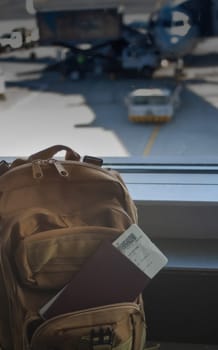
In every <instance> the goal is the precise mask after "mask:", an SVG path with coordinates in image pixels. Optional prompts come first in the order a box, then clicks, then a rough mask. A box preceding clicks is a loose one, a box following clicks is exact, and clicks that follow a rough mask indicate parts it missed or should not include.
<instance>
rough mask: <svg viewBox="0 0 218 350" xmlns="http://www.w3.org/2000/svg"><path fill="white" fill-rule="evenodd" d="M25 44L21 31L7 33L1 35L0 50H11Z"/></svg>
mask: <svg viewBox="0 0 218 350" xmlns="http://www.w3.org/2000/svg"><path fill="white" fill-rule="evenodd" d="M22 45H23V39H22V35H21V33H19V32H11V33H8V34H7V33H6V34H3V35H2V36H0V52H10V51H11V50H15V49H19V48H21V47H22Z"/></svg>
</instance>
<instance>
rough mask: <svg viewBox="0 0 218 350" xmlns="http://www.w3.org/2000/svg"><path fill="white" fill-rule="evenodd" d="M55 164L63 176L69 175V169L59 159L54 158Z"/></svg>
mask: <svg viewBox="0 0 218 350" xmlns="http://www.w3.org/2000/svg"><path fill="white" fill-rule="evenodd" d="M53 164H54V166H55V168H56V169H57V171H58V173H59V174H60V175H61V176H63V177H67V176H69V173H68V171H67V170H66V169H65V168H64V166H63V165H62V164H61V163H60V162H59V161H57V160H54V161H53Z"/></svg>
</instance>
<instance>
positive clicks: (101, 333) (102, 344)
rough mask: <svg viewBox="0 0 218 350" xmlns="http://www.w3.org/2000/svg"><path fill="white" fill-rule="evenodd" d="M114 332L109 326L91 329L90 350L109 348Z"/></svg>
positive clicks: (110, 347) (109, 349)
mask: <svg viewBox="0 0 218 350" xmlns="http://www.w3.org/2000/svg"><path fill="white" fill-rule="evenodd" d="M113 339H114V332H113V330H112V329H110V328H109V327H108V328H106V329H103V328H100V329H99V330H98V331H96V330H94V329H93V330H92V331H91V336H90V340H91V350H111V349H112V345H113Z"/></svg>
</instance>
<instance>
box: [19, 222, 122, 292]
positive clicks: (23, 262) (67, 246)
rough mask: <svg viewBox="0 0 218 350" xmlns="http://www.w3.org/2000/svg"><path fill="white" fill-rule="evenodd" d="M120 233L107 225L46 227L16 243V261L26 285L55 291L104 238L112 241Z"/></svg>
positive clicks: (71, 275)
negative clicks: (52, 228)
mask: <svg viewBox="0 0 218 350" xmlns="http://www.w3.org/2000/svg"><path fill="white" fill-rule="evenodd" d="M120 233H121V232H120V231H119V230H117V229H114V228H107V227H97V226H96V227H95V226H93V227H86V226H83V227H80V228H78V227H77V228H72V227H71V228H61V229H55V230H49V231H44V232H40V233H37V234H34V235H32V236H28V237H25V238H23V239H22V240H19V241H18V242H17V247H16V249H15V257H14V258H15V263H16V268H17V270H18V274H19V277H20V279H21V281H22V283H24V284H25V285H28V286H31V287H35V288H40V289H55V290H58V289H60V288H62V287H63V286H64V285H66V284H67V283H68V282H69V281H70V280H71V278H72V277H73V275H74V273H75V272H77V271H79V270H80V268H81V266H82V265H83V263H84V262H85V261H86V259H87V258H88V257H89V256H91V255H92V254H93V253H94V252H95V250H96V249H97V247H98V245H99V244H100V243H101V241H102V240H103V239H108V240H111V241H113V240H114V239H115V238H116V237H117V236H118V235H119V234H120Z"/></svg>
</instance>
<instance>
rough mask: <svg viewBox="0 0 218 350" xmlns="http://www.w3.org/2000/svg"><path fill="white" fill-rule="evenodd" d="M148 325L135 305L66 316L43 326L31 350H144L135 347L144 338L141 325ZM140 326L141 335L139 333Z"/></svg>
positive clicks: (124, 305)
mask: <svg viewBox="0 0 218 350" xmlns="http://www.w3.org/2000/svg"><path fill="white" fill-rule="evenodd" d="M136 319H137V320H138V322H136ZM144 322H145V320H144V318H143V314H142V312H141V311H140V308H139V306H138V305H137V304H135V303H120V304H113V305H107V306H103V307H98V308H93V309H86V310H82V311H78V312H73V313H70V314H64V315H60V316H58V317H55V318H52V319H50V320H48V321H45V322H44V323H42V325H41V326H39V328H38V329H37V330H36V331H35V333H34V334H33V337H32V340H31V349H32V350H38V349H40V350H50V349H56V350H59V349H61V350H68V349H71V350H79V349H81V350H83V349H89V348H90V349H92V348H93V349H94V348H95V346H98V345H99V348H100V347H101V346H103V345H108V348H111V349H115V350H132V349H134V350H140V349H136V348H135V344H139V342H138V340H137V339H136V337H138V334H140V336H141V335H142V332H141V328H140V327H139V326H140V325H141V326H143V327H144ZM137 327H139V328H140V329H138V330H139V331H140V333H137V332H138V330H137V329H136V328H137ZM143 340H144V339H143ZM143 340H142V339H141V340H140V342H141V343H142V342H143Z"/></svg>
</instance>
